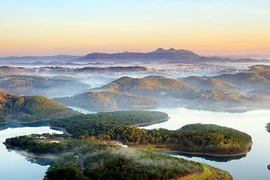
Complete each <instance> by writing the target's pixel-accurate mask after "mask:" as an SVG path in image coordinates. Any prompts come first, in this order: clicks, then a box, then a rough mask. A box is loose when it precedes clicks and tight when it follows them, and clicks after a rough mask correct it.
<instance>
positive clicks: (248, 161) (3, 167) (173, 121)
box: [0, 108, 270, 180]
mask: <svg viewBox="0 0 270 180" xmlns="http://www.w3.org/2000/svg"><path fill="white" fill-rule="evenodd" d="M77 110H80V111H82V112H86V111H83V110H82V109H77ZM157 110H158V111H163V112H166V113H168V114H169V116H170V119H169V121H166V122H164V123H161V124H155V125H151V126H147V127H143V128H145V129H153V128H166V129H170V130H175V129H178V128H180V127H182V126H184V125H186V124H192V123H204V124H207V123H208V124H218V125H222V126H227V127H232V128H235V129H238V130H240V131H244V132H246V133H248V134H250V135H251V136H252V139H253V146H252V149H251V151H250V152H249V153H248V154H247V155H246V156H245V157H237V158H209V157H207V156H205V157H194V156H184V155H179V154H174V156H177V157H181V158H185V159H189V160H194V161H198V162H204V163H207V164H210V165H212V166H215V167H218V168H221V169H224V170H227V171H228V172H229V173H231V174H232V175H233V177H234V179H236V180H237V179H245V180H246V179H260V180H264V179H270V171H269V170H268V169H267V165H268V164H270V158H267V157H268V155H267V153H269V152H270V145H268V142H269V143H270V133H268V132H267V131H266V129H265V125H266V123H268V122H270V111H267V110H257V111H250V112H245V113H225V112H209V111H198V110H187V109H184V108H175V109H163V108H160V109H157ZM47 124H48V123H46V122H42V123H38V124H32V125H31V124H30V125H28V126H31V127H20V125H18V126H17V127H18V128H8V129H5V130H2V131H0V141H1V142H4V141H5V139H6V138H9V137H14V136H18V135H27V134H31V133H39V134H40V133H46V132H49V133H61V132H59V131H55V130H52V129H50V128H49V127H47V126H46V125H47ZM12 126H14V124H12ZM33 126H41V127H33ZM0 158H1V163H0V179H8V180H13V179H14V180H17V179H20V180H26V179H27V180H29V179H35V180H36V179H42V178H43V176H44V174H45V172H46V170H47V168H48V167H49V166H48V165H46V164H48V163H49V162H48V163H47V162H46V161H45V160H40V159H33V158H26V157H25V156H22V155H20V154H18V153H17V152H15V151H9V150H7V149H6V147H5V146H4V145H3V144H2V143H1V144H0Z"/></svg>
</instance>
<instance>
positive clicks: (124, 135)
mask: <svg viewBox="0 0 270 180" xmlns="http://www.w3.org/2000/svg"><path fill="white" fill-rule="evenodd" d="M132 113H134V115H132ZM142 113H143V114H144V116H145V118H146V119H148V120H149V121H150V120H153V119H154V118H149V116H147V115H146V114H147V113H149V112H147V111H145V112H142ZM152 114H153V115H155V116H156V118H160V117H162V118H163V117H166V116H165V114H162V113H157V112H152ZM129 115H130V116H129ZM136 115H137V117H138V115H139V113H135V111H118V112H111V113H97V114H93V115H80V116H75V117H71V118H67V119H59V120H53V121H51V125H53V126H57V127H61V128H65V129H66V130H67V132H69V133H71V134H72V136H73V137H75V138H82V137H84V138H87V137H89V136H95V137H96V139H100V140H118V141H122V142H123V143H125V144H130V145H132V144H135V145H137V144H146V145H147V144H155V145H165V146H167V147H169V148H170V149H171V150H177V151H185V152H195V153H212V154H238V153H243V152H246V151H247V150H248V148H249V147H250V146H251V137H250V136H249V135H248V134H246V133H243V132H240V131H237V130H234V129H232V128H227V127H221V126H217V125H202V124H194V125H188V126H184V127H183V128H181V129H179V130H176V131H170V130H166V129H159V130H157V129H154V130H144V129H139V128H137V127H134V126H127V125H132V124H136V123H139V122H144V121H142V120H143V118H142V115H139V118H137V119H136ZM157 115H158V116H157ZM133 118H134V119H133ZM135 119H136V120H135ZM139 120H140V121H139ZM146 122H147V121H146Z"/></svg>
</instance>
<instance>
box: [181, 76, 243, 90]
mask: <svg viewBox="0 0 270 180" xmlns="http://www.w3.org/2000/svg"><path fill="white" fill-rule="evenodd" d="M180 80H181V81H183V82H185V83H188V84H190V85H192V86H194V87H197V88H200V89H217V90H237V89H240V88H239V87H237V86H236V85H233V84H231V83H228V82H225V81H222V80H218V79H214V78H209V77H199V76H190V77H186V78H181V79H180Z"/></svg>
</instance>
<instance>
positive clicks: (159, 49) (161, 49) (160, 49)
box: [155, 48, 165, 52]
mask: <svg viewBox="0 0 270 180" xmlns="http://www.w3.org/2000/svg"><path fill="white" fill-rule="evenodd" d="M155 51H157V52H158V51H165V49H163V48H158V49H157V50H155Z"/></svg>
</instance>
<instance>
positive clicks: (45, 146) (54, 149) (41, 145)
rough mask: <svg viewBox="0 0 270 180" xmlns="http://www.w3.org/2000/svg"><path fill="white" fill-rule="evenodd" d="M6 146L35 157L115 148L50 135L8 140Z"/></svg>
mask: <svg viewBox="0 0 270 180" xmlns="http://www.w3.org/2000/svg"><path fill="white" fill-rule="evenodd" d="M4 144H5V145H6V146H7V147H9V148H15V149H16V148H17V149H20V150H23V151H26V152H28V153H33V154H35V155H46V154H52V155H57V154H62V153H65V152H76V153H77V154H80V153H83V152H84V151H85V152H87V151H100V150H104V149H108V148H109V147H113V146H112V145H110V144H108V145H107V144H104V143H103V144H101V143H100V142H98V141H94V140H89V141H83V140H74V139H70V138H69V137H68V136H67V135H60V134H49V133H45V134H42V135H38V134H32V135H29V136H18V137H12V138H7V139H6V140H5V143H4Z"/></svg>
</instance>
